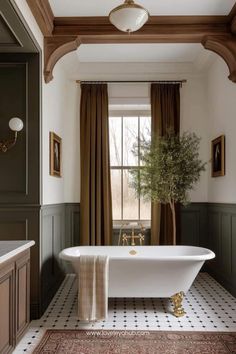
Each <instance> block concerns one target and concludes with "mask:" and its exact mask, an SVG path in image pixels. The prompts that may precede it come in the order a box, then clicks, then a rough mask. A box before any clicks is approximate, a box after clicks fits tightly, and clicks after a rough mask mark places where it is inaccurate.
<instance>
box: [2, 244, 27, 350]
mask: <svg viewBox="0 0 236 354" xmlns="http://www.w3.org/2000/svg"><path fill="white" fill-rule="evenodd" d="M29 292H30V251H29V249H27V250H25V251H23V252H21V253H19V254H18V255H16V256H14V257H12V258H10V259H9V260H7V261H5V262H4V263H2V264H0V353H1V354H8V353H11V352H12V351H13V350H14V348H15V346H16V345H17V343H18V342H19V340H20V339H21V337H22V335H23V334H24V332H25V330H26V329H27V327H28V324H29V321H30V315H29V311H30V297H29V295H30V293H29Z"/></svg>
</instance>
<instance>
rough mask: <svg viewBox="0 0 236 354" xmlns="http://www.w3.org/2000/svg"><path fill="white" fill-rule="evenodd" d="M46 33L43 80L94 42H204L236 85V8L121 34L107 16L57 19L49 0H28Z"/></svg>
mask: <svg viewBox="0 0 236 354" xmlns="http://www.w3.org/2000/svg"><path fill="white" fill-rule="evenodd" d="M27 3H28V5H29V7H30V9H31V11H32V13H33V15H34V17H35V19H36V21H37V23H38V25H39V27H40V29H41V31H42V33H43V35H44V36H45V40H44V65H45V67H44V79H45V82H46V83H48V82H50V81H51V80H52V79H53V68H54V66H55V65H56V63H57V61H58V60H59V59H60V58H62V57H63V56H64V55H65V54H67V53H69V52H71V51H74V50H76V49H77V48H78V47H79V45H80V44H83V43H86V44H94V43H201V44H202V45H203V47H204V48H205V49H208V50H211V51H213V52H215V53H216V54H218V55H219V56H221V57H222V58H223V59H224V60H225V62H226V64H227V65H228V67H229V70H230V75H229V79H230V80H231V81H233V82H236V72H235V69H236V36H234V34H235V33H236V6H234V7H233V8H232V10H231V11H230V13H229V14H228V15H226V16H151V17H150V19H149V21H148V22H147V23H146V24H145V25H144V26H143V27H142V28H141V29H140V30H139V31H137V32H135V33H131V34H127V33H123V32H120V31H118V30H117V29H116V28H115V27H114V26H113V25H112V24H111V23H110V22H109V19H108V17H96V16H94V17H54V15H53V12H52V9H51V7H50V4H49V2H48V0H46V1H45V2H43V0H36V1H35V0H34V1H33V0H27Z"/></svg>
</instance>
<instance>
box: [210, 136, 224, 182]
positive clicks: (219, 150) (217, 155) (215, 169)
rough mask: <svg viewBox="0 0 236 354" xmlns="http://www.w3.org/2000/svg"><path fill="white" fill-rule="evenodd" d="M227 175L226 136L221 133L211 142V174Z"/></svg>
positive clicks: (216, 175) (213, 175) (217, 175)
mask: <svg viewBox="0 0 236 354" xmlns="http://www.w3.org/2000/svg"><path fill="white" fill-rule="evenodd" d="M224 175H225V136H224V135H221V136H219V137H218V138H216V139H214V140H212V142H211V176H212V177H220V176H224Z"/></svg>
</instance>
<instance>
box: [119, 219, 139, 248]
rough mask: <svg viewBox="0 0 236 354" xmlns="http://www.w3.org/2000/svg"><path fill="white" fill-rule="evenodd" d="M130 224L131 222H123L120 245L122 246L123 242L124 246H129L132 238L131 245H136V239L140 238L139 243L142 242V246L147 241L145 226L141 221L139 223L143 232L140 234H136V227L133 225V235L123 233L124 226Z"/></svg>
mask: <svg viewBox="0 0 236 354" xmlns="http://www.w3.org/2000/svg"><path fill="white" fill-rule="evenodd" d="M137 224H138V223H137ZM128 225H129V223H126V224H122V226H121V228H120V234H119V241H118V245H119V246H120V245H121V243H122V245H123V246H125V245H127V246H128V245H129V240H130V245H131V246H136V243H135V240H139V244H140V246H142V245H143V243H144V241H145V235H144V234H143V232H144V231H145V228H144V227H143V225H142V224H141V223H140V224H138V225H140V228H141V232H140V233H139V234H138V235H135V231H134V227H132V231H131V235H127V233H126V232H125V233H123V234H122V230H123V228H124V226H128Z"/></svg>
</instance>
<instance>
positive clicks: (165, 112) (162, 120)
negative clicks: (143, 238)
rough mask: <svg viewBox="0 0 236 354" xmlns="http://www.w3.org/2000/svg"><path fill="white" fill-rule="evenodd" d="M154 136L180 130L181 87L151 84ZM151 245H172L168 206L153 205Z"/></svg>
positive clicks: (177, 218)
mask: <svg viewBox="0 0 236 354" xmlns="http://www.w3.org/2000/svg"><path fill="white" fill-rule="evenodd" d="M151 115H152V136H153V137H154V136H164V135H166V134H167V133H168V132H169V131H170V130H172V131H173V132H174V133H176V134H177V133H179V129H180V85H179V84H151ZM179 218H180V216H179V206H178V205H176V220H177V242H179V237H180V223H179ZM151 244H152V245H172V244H173V230H172V216H171V210H170V207H169V205H168V204H166V205H165V204H159V203H156V202H155V203H152V212H151Z"/></svg>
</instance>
